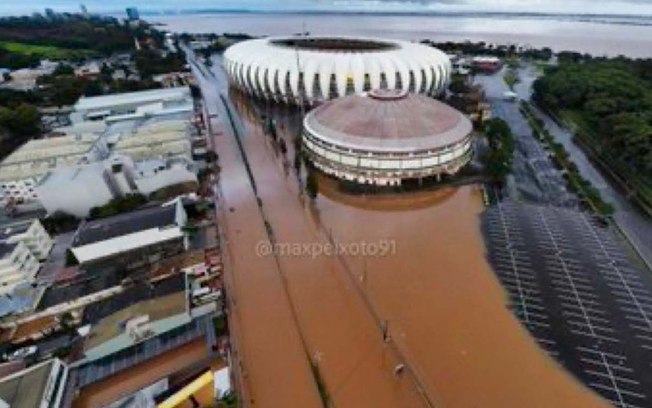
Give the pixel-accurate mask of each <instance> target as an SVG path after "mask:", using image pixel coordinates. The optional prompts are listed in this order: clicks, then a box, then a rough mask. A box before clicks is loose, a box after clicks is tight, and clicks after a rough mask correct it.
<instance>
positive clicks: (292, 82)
mask: <svg viewBox="0 0 652 408" xmlns="http://www.w3.org/2000/svg"><path fill="white" fill-rule="evenodd" d="M224 66H225V69H226V71H227V73H228V75H229V77H230V79H231V81H232V82H233V83H235V84H236V85H237V86H239V87H240V88H242V89H243V90H245V91H246V92H248V93H250V94H253V95H255V96H258V97H262V98H266V99H273V100H277V101H285V102H291V103H297V102H299V101H300V100H301V99H302V98H303V100H304V102H307V103H314V102H319V101H323V100H328V99H333V98H337V97H341V96H345V95H351V94H355V93H362V92H365V91H369V90H371V89H401V90H405V91H410V92H414V93H422V94H428V95H436V94H439V93H441V92H442V91H443V90H444V89H445V87H446V85H447V83H448V80H449V77H450V72H451V63H450V60H449V59H448V57H447V56H446V54H444V53H443V52H441V51H439V50H438V49H436V48H433V47H430V46H427V45H423V44H419V43H411V42H407V41H398V40H385V39H375V38H353V37H338V36H330V37H325V36H320V37H272V38H264V39H256V40H249V41H243V42H240V43H237V44H234V45H232V46H231V47H229V48H228V49H227V50H226V51H225V53H224Z"/></svg>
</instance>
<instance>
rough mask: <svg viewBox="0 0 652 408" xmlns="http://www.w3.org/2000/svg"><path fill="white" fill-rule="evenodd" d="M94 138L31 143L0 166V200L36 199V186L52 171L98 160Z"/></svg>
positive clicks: (23, 200)
mask: <svg viewBox="0 0 652 408" xmlns="http://www.w3.org/2000/svg"><path fill="white" fill-rule="evenodd" d="M97 139H98V135H97V134H77V135H69V136H61V137H50V138H45V139H34V140H30V141H28V142H27V143H25V144H23V145H22V146H20V147H19V148H18V149H16V150H15V151H14V152H13V153H12V154H10V155H9V156H7V157H6V158H5V159H4V160H3V161H2V163H0V199H3V200H4V201H8V200H13V201H14V202H19V203H20V202H26V201H32V200H35V199H37V195H36V190H35V188H36V185H37V184H38V183H39V181H40V180H41V179H42V178H43V177H44V176H45V175H46V174H48V173H49V172H50V171H52V170H53V169H55V168H57V167H60V166H66V165H73V164H77V163H78V162H79V161H80V160H82V159H84V160H86V161H92V160H95V159H97V158H98V155H99V152H96V151H95V150H94V147H95V143H96V141H97Z"/></svg>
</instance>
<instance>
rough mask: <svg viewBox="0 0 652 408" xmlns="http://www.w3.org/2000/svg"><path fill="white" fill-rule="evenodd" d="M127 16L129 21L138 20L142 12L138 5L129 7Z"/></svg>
mask: <svg viewBox="0 0 652 408" xmlns="http://www.w3.org/2000/svg"><path fill="white" fill-rule="evenodd" d="M127 17H128V18H129V21H138V20H140V13H138V9H137V8H136V7H127Z"/></svg>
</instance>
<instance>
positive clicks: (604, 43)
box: [145, 11, 652, 58]
mask: <svg viewBox="0 0 652 408" xmlns="http://www.w3.org/2000/svg"><path fill="white" fill-rule="evenodd" d="M145 18H146V19H147V20H149V21H150V22H155V23H162V24H165V28H164V29H166V30H169V31H172V32H178V33H181V32H188V33H194V34H202V33H204V34H208V33H215V34H222V33H243V32H244V33H247V34H249V35H252V36H255V37H262V36H276V35H293V34H295V33H299V32H302V31H307V32H309V33H311V34H314V35H350V36H366V37H387V38H393V39H399V40H408V41H421V40H431V41H434V42H447V41H453V42H464V41H471V42H486V43H491V44H505V45H520V46H525V47H533V48H544V47H549V48H551V49H552V50H553V51H555V52H561V51H574V52H580V53H587V54H591V55H594V56H609V57H616V56H618V55H624V56H627V57H631V58H652V17H647V16H626V17H623V16H604V15H599V16H597V15H577V14H573V15H561V14H536V13H520V14H516V13H512V14H504V13H502V14H501V13H454V14H451V13H445V14H444V13H423V14H414V13H402V14H396V13H341V12H319V13H315V12H311V13H296V12H294V13H291V12H224V11H221V12H219V13H204V14H190V12H189V11H187V12H184V13H183V14H176V15H163V14H159V15H148V16H146V17H145ZM562 18H564V19H565V20H562Z"/></svg>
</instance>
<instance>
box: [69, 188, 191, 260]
mask: <svg viewBox="0 0 652 408" xmlns="http://www.w3.org/2000/svg"><path fill="white" fill-rule="evenodd" d="M186 222H187V215H186V212H185V210H184V208H183V204H182V202H181V200H175V201H174V202H173V203H170V204H167V205H164V206H160V207H159V206H157V207H147V208H143V209H140V210H136V211H133V212H130V213H125V214H120V215H116V216H113V217H107V218H102V219H98V220H93V221H88V222H83V223H82V225H81V226H80V227H79V230H78V231H77V232H76V234H75V237H74V239H73V242H72V248H71V251H72V253H73V255H74V256H75V258H76V259H77V261H78V262H79V264H80V265H97V264H100V263H102V264H104V263H106V264H112V265H114V266H115V265H121V266H124V267H126V268H135V267H138V266H142V265H147V264H150V263H152V262H154V261H156V260H160V259H164V258H167V257H170V256H172V255H176V254H178V253H181V252H183V251H184V250H185V249H187V247H188V242H187V236H186V233H185V231H184V227H185V226H186Z"/></svg>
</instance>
